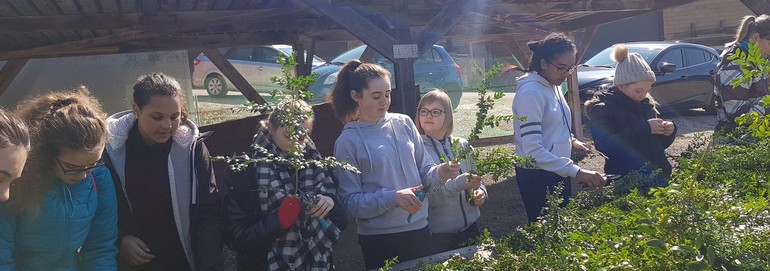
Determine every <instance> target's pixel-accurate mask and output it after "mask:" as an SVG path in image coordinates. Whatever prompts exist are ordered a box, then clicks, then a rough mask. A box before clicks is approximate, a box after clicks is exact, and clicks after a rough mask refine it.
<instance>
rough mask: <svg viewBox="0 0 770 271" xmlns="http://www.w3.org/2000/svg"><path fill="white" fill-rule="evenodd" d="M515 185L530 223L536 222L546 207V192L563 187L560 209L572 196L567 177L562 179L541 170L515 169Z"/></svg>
mask: <svg viewBox="0 0 770 271" xmlns="http://www.w3.org/2000/svg"><path fill="white" fill-rule="evenodd" d="M516 183H517V184H518V185H519V193H521V200H522V201H523V202H524V209H526V211H527V220H529V222H530V223H532V222H535V221H537V218H538V217H539V216H540V213H541V212H542V210H543V207H545V206H546V192H547V193H553V191H556V187H557V186H558V185H559V184H560V183H562V184H563V185H564V190H562V191H561V195H560V196H561V197H562V199H564V202H562V204H561V206H562V207H564V206H566V205H567V203H568V202H569V198H570V195H571V194H572V182H571V181H570V178H569V177H562V176H559V175H558V174H556V173H553V172H549V171H545V170H542V169H526V168H519V167H517V168H516Z"/></svg>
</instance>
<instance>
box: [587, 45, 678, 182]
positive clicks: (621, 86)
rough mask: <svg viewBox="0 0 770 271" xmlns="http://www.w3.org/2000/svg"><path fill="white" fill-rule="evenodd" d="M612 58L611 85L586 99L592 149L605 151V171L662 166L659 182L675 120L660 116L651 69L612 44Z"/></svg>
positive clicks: (624, 48)
mask: <svg viewBox="0 0 770 271" xmlns="http://www.w3.org/2000/svg"><path fill="white" fill-rule="evenodd" d="M611 57H612V60H613V61H615V62H617V63H618V64H617V68H615V79H614V87H612V88H611V89H609V90H608V91H606V92H603V93H598V94H597V95H595V96H594V98H593V99H591V100H589V101H587V102H586V104H585V108H586V112H587V114H588V117H589V119H590V122H589V125H588V127H589V129H590V131H591V136H592V137H593V139H594V143H595V144H596V149H597V150H599V151H601V152H602V153H604V154H605V155H606V158H605V160H604V172H605V173H607V174H620V175H625V174H627V173H628V172H629V171H634V170H638V171H641V172H643V173H652V172H655V171H656V170H660V171H661V175H660V177H662V178H661V179H660V180H661V182H659V183H657V184H655V185H665V184H666V183H665V182H663V179H666V178H668V177H669V176H670V175H671V164H670V163H669V162H668V159H666V148H668V147H669V146H671V143H673V142H674V137H675V136H676V125H675V124H674V123H673V122H671V121H666V120H663V119H660V118H659V116H660V115H659V113H658V111H657V110H656V108H655V101H654V100H653V99H652V97H651V96H650V94H649V91H650V88H651V87H652V84H653V83H655V73H653V72H652V70H651V69H650V66H649V65H647V62H645V61H644V59H643V58H642V56H641V55H639V54H637V53H628V47H627V46H626V45H624V44H617V45H615V48H614V49H613V51H612V56H611Z"/></svg>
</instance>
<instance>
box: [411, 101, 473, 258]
mask: <svg viewBox="0 0 770 271" xmlns="http://www.w3.org/2000/svg"><path fill="white" fill-rule="evenodd" d="M417 110H418V111H417V122H416V124H417V130H418V131H420V134H421V135H422V140H423V143H424V144H425V149H426V150H427V151H428V154H429V155H430V157H431V159H433V162H435V163H441V162H442V161H441V157H445V159H448V160H451V159H453V158H455V153H454V152H453V150H452V143H453V141H454V140H455V139H457V140H459V142H460V147H461V148H465V149H472V148H473V147H472V146H470V145H469V144H468V141H467V140H465V139H464V138H460V137H454V136H452V129H453V127H454V120H453V118H452V100H450V99H449V95H447V94H446V93H445V92H444V91H442V90H440V89H434V90H431V91H430V92H428V93H426V94H425V96H423V97H422V99H420V103H419V104H418V105H417ZM470 159H471V158H470V154H469V155H468V157H467V159H466V157H462V160H461V162H460V172H461V173H462V174H460V175H459V176H457V177H456V178H454V179H449V180H447V181H446V182H445V183H444V185H443V186H441V188H440V189H439V190H438V191H437V192H434V193H431V194H430V195H429V196H428V197H429V198H430V208H429V210H428V227H429V228H430V230H431V232H433V241H434V244H435V245H436V249H437V251H447V250H452V249H456V248H460V247H461V246H463V245H464V244H466V243H468V241H471V240H473V238H476V237H477V236H479V235H480V232H479V227H478V225H476V221H477V220H478V219H479V217H480V216H481V211H480V210H479V207H481V205H483V204H484V201H486V199H487V188H486V187H484V185H483V184H482V183H481V177H480V176H478V175H475V174H470V173H469V171H470V170H473V165H469V164H466V161H471V160H470ZM468 175H471V177H470V179H469V178H468Z"/></svg>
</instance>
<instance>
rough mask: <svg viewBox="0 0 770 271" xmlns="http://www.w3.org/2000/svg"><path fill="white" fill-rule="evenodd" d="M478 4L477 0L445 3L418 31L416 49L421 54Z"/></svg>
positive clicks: (457, 0) (456, 0) (458, 0)
mask: <svg viewBox="0 0 770 271" xmlns="http://www.w3.org/2000/svg"><path fill="white" fill-rule="evenodd" d="M478 5H479V1H478V0H454V1H451V2H450V3H447V5H445V6H444V8H442V9H441V11H440V12H439V13H438V14H436V16H435V17H433V18H432V19H431V20H430V21H429V22H428V24H427V25H425V28H424V29H423V30H422V31H421V32H420V36H419V38H417V44H418V51H419V52H420V53H421V54H422V53H425V52H426V51H428V50H429V49H430V48H431V46H433V44H435V43H436V42H437V41H439V40H440V39H441V38H442V37H443V36H444V34H446V33H447V32H449V30H451V29H452V27H454V26H455V25H456V24H457V23H459V22H460V21H462V20H463V19H465V15H466V14H468V12H470V11H471V10H472V9H473V8H474V7H477V6H478Z"/></svg>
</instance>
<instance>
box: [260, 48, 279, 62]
mask: <svg viewBox="0 0 770 271" xmlns="http://www.w3.org/2000/svg"><path fill="white" fill-rule="evenodd" d="M280 54H281V53H280V52H278V51H277V50H275V49H272V48H268V47H255V48H254V61H257V62H266V63H278V60H277V59H276V58H275V57H277V56H278V55H280Z"/></svg>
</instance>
